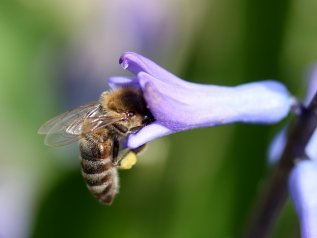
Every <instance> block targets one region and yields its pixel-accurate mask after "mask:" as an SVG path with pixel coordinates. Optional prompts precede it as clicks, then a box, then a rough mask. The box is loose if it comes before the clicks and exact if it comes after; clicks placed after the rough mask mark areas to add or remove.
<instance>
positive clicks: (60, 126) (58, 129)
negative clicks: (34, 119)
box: [38, 102, 100, 146]
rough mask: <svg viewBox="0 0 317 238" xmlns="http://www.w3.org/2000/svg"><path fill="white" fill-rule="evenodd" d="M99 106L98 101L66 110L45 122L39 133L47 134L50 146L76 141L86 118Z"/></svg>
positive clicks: (46, 140) (46, 141) (46, 138)
mask: <svg viewBox="0 0 317 238" xmlns="http://www.w3.org/2000/svg"><path fill="white" fill-rule="evenodd" d="M99 106H100V104H99V103H98V102H92V103H88V104H85V105H82V106H80V107H78V108H75V109H73V110H70V111H67V112H64V113H63V114H60V115H58V116H56V117H54V118H52V119H51V120H49V121H47V122H46V123H44V125H42V126H41V127H40V129H39V130H38V133H39V134H44V135H46V137H45V140H44V143H45V144H46V145H48V146H63V145H68V144H71V143H74V142H76V141H77V140H79V139H80V134H81V132H82V129H83V122H84V120H85V118H87V117H88V116H89V115H94V114H96V113H97V111H98V109H99Z"/></svg>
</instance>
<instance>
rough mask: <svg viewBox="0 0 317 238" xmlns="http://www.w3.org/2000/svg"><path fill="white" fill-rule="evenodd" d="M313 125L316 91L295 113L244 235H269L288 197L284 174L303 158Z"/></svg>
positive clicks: (316, 118) (249, 237) (316, 110)
mask: <svg viewBox="0 0 317 238" xmlns="http://www.w3.org/2000/svg"><path fill="white" fill-rule="evenodd" d="M316 127H317V93H316V94H315V96H314V98H313V100H312V101H311V103H310V105H309V106H308V107H307V108H304V110H303V111H302V114H301V115H300V116H298V117H297V118H296V120H295V122H294V125H293V127H292V128H291V130H290V133H289V135H288V139H287V143H286V146H285V148H284V151H283V153H282V156H281V158H280V160H279V162H278V164H277V166H276V167H275V169H274V170H273V171H272V173H271V174H270V177H269V179H268V181H267V182H266V184H265V186H264V188H263V190H262V191H263V192H261V193H260V194H259V197H258V199H257V203H256V206H255V207H254V210H253V211H252V217H251V219H250V222H249V227H248V229H247V234H246V236H244V237H247V238H254V237H257V238H264V237H269V235H270V232H271V230H272V225H273V224H274V223H275V220H276V218H277V216H278V214H279V213H280V211H281V209H282V207H283V205H284V203H285V201H286V199H287V197H288V176H289V174H290V172H291V170H292V168H293V167H294V165H295V161H297V160H303V159H305V158H306V154H305V148H306V145H307V143H308V142H309V139H310V138H311V136H312V134H313V133H314V131H315V129H316Z"/></svg>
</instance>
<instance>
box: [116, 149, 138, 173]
mask: <svg viewBox="0 0 317 238" xmlns="http://www.w3.org/2000/svg"><path fill="white" fill-rule="evenodd" d="M137 160H138V158H137V157H136V154H135V153H134V152H132V151H130V152H129V153H128V154H127V155H126V156H124V158H123V159H122V160H121V162H120V166H119V168H120V169H131V168H132V167H133V165H135V163H136V162H137Z"/></svg>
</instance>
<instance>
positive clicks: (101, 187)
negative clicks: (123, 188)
mask: <svg viewBox="0 0 317 238" xmlns="http://www.w3.org/2000/svg"><path fill="white" fill-rule="evenodd" d="M81 167H82V175H83V177H84V179H85V181H86V184H87V187H88V189H89V190H90V192H91V193H92V194H93V195H94V196H95V197H96V198H97V199H98V200H99V201H100V202H102V203H104V204H108V205H110V204H111V203H112V201H113V199H114V197H115V195H116V194H117V193H118V187H119V185H118V184H119V183H118V182H119V181H118V174H117V169H116V168H115V167H114V166H113V165H112V162H111V160H110V159H108V158H107V159H102V160H94V161H93V160H86V159H83V158H82V160H81Z"/></svg>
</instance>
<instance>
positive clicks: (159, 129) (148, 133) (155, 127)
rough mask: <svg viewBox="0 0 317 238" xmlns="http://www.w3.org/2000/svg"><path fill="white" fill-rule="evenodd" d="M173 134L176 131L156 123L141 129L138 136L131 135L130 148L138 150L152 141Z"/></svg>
mask: <svg viewBox="0 0 317 238" xmlns="http://www.w3.org/2000/svg"><path fill="white" fill-rule="evenodd" d="M172 133H174V131H172V130H170V129H168V128H167V127H165V126H163V125H160V124H159V123H158V122H154V123H152V124H150V125H148V126H146V127H144V128H143V129H141V130H140V131H139V132H138V133H137V134H135V135H133V134H132V135H130V136H129V140H128V146H129V147H130V148H137V147H139V146H141V145H143V144H146V143H147V142H149V141H151V140H154V139H157V138H159V137H162V136H167V135H169V134H172Z"/></svg>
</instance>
